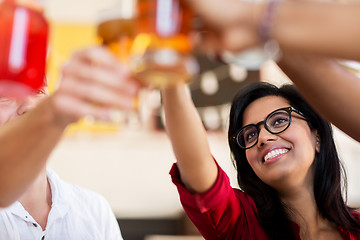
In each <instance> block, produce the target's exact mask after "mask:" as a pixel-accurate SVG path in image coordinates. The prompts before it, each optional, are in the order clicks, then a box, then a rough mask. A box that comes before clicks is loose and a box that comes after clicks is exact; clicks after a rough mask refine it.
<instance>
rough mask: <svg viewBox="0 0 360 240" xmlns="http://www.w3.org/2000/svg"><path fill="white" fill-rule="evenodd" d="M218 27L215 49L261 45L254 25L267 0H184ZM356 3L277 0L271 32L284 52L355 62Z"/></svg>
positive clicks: (359, 7)
mask: <svg viewBox="0 0 360 240" xmlns="http://www.w3.org/2000/svg"><path fill="white" fill-rule="evenodd" d="M187 2H188V3H189V4H190V5H191V6H192V7H193V8H194V9H195V11H196V12H197V13H198V14H199V15H200V16H202V17H203V18H204V19H205V21H206V22H207V23H209V25H211V26H213V27H214V29H217V37H218V38H219V39H221V40H220V41H217V42H216V43H217V45H215V46H213V48H214V49H218V50H224V49H227V50H230V51H241V50H244V49H246V48H249V47H252V46H254V45H259V44H262V43H261V41H260V39H259V35H258V28H259V25H260V22H261V19H262V17H263V16H264V12H265V9H266V6H267V4H268V2H260V3H249V2H244V1H238V0H196V1H192V0H188V1H187ZM359 12H360V3H358V2H351V3H332V2H323V1H322V2H315V1H282V2H281V4H280V5H279V7H278V8H277V9H276V10H275V12H274V13H275V14H274V19H273V24H272V27H271V32H270V35H271V37H272V38H273V39H275V40H276V41H277V42H278V43H279V44H280V47H281V48H282V49H283V50H284V51H297V52H301V53H304V52H306V53H314V54H320V55H324V56H330V57H335V58H344V59H353V60H360V47H359V42H360V29H359V26H360V15H359Z"/></svg>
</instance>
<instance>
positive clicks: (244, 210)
mask: <svg viewBox="0 0 360 240" xmlns="http://www.w3.org/2000/svg"><path fill="white" fill-rule="evenodd" d="M218 169H219V171H218V172H219V173H218V177H217V180H216V182H215V184H214V186H213V187H212V188H211V189H210V190H208V191H207V192H205V193H201V194H197V193H191V192H190V191H189V190H188V189H186V188H185V186H184V185H183V183H182V182H181V179H180V172H179V170H178V168H177V165H176V164H174V165H173V167H172V169H171V170H170V175H171V177H172V181H173V183H174V184H175V185H176V187H177V189H178V192H179V195H180V201H181V203H182V205H183V207H184V210H185V212H186V213H187V215H188V216H189V218H190V219H191V221H192V222H193V223H194V224H195V226H196V227H197V228H198V230H199V231H200V233H201V234H202V235H203V236H204V238H205V239H207V240H219V239H229V240H230V239H246V240H251V239H254V240H255V239H256V240H265V239H266V240H267V239H269V238H268V237H267V236H266V233H265V231H264V230H263V228H262V227H261V226H260V224H259V222H258V220H257V218H256V215H257V214H256V213H257V208H256V205H255V203H254V201H253V200H252V198H251V197H250V196H249V195H248V194H246V193H244V192H242V191H240V190H239V189H235V188H232V187H231V186H230V181H229V178H228V176H227V175H226V173H225V172H224V171H223V170H222V169H221V168H220V166H218ZM359 216H360V215H359V214H357V217H359ZM294 231H295V232H297V233H298V234H297V236H298V237H297V239H299V240H300V235H299V233H300V229H299V228H298V227H295V229H294ZM339 231H340V233H341V235H342V237H343V238H344V239H346V240H356V239H360V235H359V236H353V235H351V234H350V233H349V232H348V231H345V230H342V228H341V227H339Z"/></svg>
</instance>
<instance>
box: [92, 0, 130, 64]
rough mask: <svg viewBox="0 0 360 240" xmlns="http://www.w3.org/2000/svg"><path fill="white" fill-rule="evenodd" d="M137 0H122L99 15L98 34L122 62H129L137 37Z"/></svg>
mask: <svg viewBox="0 0 360 240" xmlns="http://www.w3.org/2000/svg"><path fill="white" fill-rule="evenodd" d="M135 4H136V1H135V0H120V1H117V4H116V5H115V6H114V7H112V8H111V9H106V10H103V11H101V12H100V13H99V16H98V27H97V35H98V37H99V40H100V42H101V44H103V45H104V46H106V47H108V48H109V49H110V51H111V52H112V53H114V55H115V56H116V57H117V58H118V59H119V61H121V62H122V63H129V58H130V55H131V48H132V44H133V40H134V37H135V26H136V22H135V21H136V19H135V14H136V11H135V8H136V5H135Z"/></svg>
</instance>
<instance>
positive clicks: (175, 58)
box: [131, 0, 198, 88]
mask: <svg viewBox="0 0 360 240" xmlns="http://www.w3.org/2000/svg"><path fill="white" fill-rule="evenodd" d="M184 2H185V1H182V0H137V21H136V33H137V34H136V38H135V40H134V42H133V48H132V59H131V62H132V68H133V71H134V73H135V75H136V77H137V79H139V81H141V82H142V83H143V84H145V85H149V86H151V87H153V88H165V87H168V86H171V85H173V84H176V83H178V82H189V81H190V80H191V78H192V77H193V75H195V74H196V73H197V70H198V65H197V62H196V61H195V58H194V57H193V56H192V54H191V53H192V48H193V46H192V44H191V41H190V39H189V33H190V31H191V29H192V22H193V19H194V16H193V13H192V12H191V10H190V9H189V7H188V6H186V4H185V3H184Z"/></svg>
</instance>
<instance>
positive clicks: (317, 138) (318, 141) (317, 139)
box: [315, 134, 321, 153]
mask: <svg viewBox="0 0 360 240" xmlns="http://www.w3.org/2000/svg"><path fill="white" fill-rule="evenodd" d="M320 145H321V142H320V136H319V134H316V144H315V151H316V152H317V153H319V152H320Z"/></svg>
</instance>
